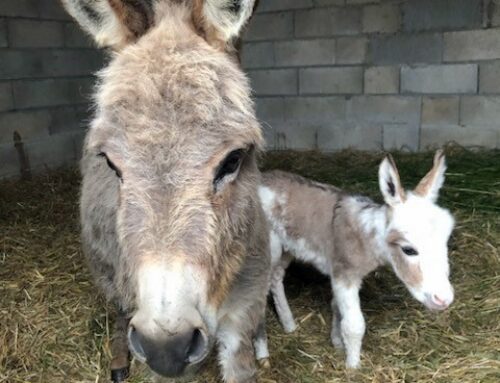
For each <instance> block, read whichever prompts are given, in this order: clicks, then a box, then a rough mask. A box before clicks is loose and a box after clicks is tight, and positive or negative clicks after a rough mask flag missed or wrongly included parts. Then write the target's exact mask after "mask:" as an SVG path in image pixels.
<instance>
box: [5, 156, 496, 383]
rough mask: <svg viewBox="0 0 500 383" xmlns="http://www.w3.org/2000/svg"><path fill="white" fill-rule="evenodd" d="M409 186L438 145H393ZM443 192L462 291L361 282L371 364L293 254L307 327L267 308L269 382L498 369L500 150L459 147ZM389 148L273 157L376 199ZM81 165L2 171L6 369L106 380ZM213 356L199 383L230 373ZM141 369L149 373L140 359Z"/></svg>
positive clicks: (265, 378)
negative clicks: (13, 173) (9, 176)
mask: <svg viewBox="0 0 500 383" xmlns="http://www.w3.org/2000/svg"><path fill="white" fill-rule="evenodd" d="M395 157H396V161H397V162H398V165H399V167H400V173H401V176H402V179H403V183H404V184H405V185H406V186H408V187H411V186H412V185H415V183H416V182H417V181H418V179H419V178H420V177H421V176H423V174H424V173H425V172H426V171H427V170H428V168H429V166H430V164H431V159H432V155H431V154H430V153H426V154H411V155H410V154H399V153H396V155H395ZM448 158H449V160H448V164H449V167H448V172H447V181H446V184H445V187H444V190H443V193H442V198H441V203H442V204H443V205H445V206H447V207H448V208H449V209H451V210H452V212H453V213H454V214H455V216H456V218H457V227H456V231H455V233H454V235H453V238H452V241H451V245H450V260H451V264H452V268H451V269H452V277H451V279H452V282H453V284H454V285H455V288H456V301H455V302H454V304H453V306H452V307H451V308H450V309H449V310H448V311H446V312H444V313H441V314H434V313H431V312H428V311H426V310H425V309H424V307H423V306H421V305H420V304H419V303H418V302H416V301H415V300H413V299H412V298H411V297H410V295H409V293H408V292H407V291H406V290H405V288H404V287H403V286H402V284H401V283H400V282H399V281H398V280H397V278H395V277H394V276H393V274H392V273H391V272H390V271H389V270H381V271H379V272H377V273H375V274H373V275H371V276H370V277H369V278H368V279H367V280H366V283H365V287H364V289H363V290H362V304H363V310H364V313H365V316H366V319H367V329H368V331H367V335H366V337H365V339H364V347H363V355H362V366H363V367H362V368H361V369H360V370H359V371H356V372H350V371H346V370H345V369H344V367H343V366H344V363H343V355H342V353H341V352H339V351H335V350H334V349H333V348H332V346H331V344H330V342H329V331H330V324H329V321H330V317H331V316H330V310H329V301H330V298H331V294H330V289H329V285H328V281H327V280H326V279H324V278H322V277H320V276H319V275H318V274H317V273H315V272H313V271H311V270H308V269H304V268H302V267H297V266H296V267H294V268H293V269H292V270H291V272H290V273H289V276H288V277H287V280H286V283H287V292H288V295H289V298H290V304H291V306H292V310H293V312H294V314H295V316H296V319H297V321H298V323H299V324H300V326H299V329H298V331H297V332H295V333H294V334H290V335H287V334H284V332H283V331H282V329H281V328H280V327H279V325H278V322H277V320H276V316H275V314H274V313H273V310H272V309H270V311H269V314H268V318H269V321H268V330H269V341H270V349H271V364H272V368H271V369H270V370H265V371H261V378H260V381H261V382H262V383H271V382H278V383H288V382H290V383H292V382H294V383H295V382H303V383H312V382H331V383H333V382H346V381H348V382H443V383H445V382H446V383H449V382H492V383H493V382H499V381H500V258H499V247H500V219H499V214H500V152H498V151H496V152H477V153H474V152H469V151H465V150H463V149H460V148H448ZM380 159H381V155H380V154H366V153H359V152H352V151H349V152H342V153H338V154H335V155H324V154H318V153H294V152H279V153H270V154H268V155H266V157H265V158H264V159H263V167H264V168H281V169H285V170H291V171H294V172H297V173H300V174H302V175H305V176H307V177H310V178H313V179H316V180H319V181H322V182H330V183H333V184H335V185H337V186H341V187H343V188H345V189H347V190H350V191H353V192H358V193H361V192H362V193H366V194H368V195H370V196H373V197H376V198H378V197H377V196H378V191H377V187H378V186H377V171H376V169H377V166H378V163H379V161H380ZM78 185H79V175H78V173H77V172H76V171H63V172H52V173H50V174H48V175H44V176H38V177H36V178H35V179H34V180H32V181H8V182H7V181H4V182H1V183H0V382H5V383H7V382H9V383H14V382H44V383H45V382H50V383H56V382H72V383H73V382H106V381H107V379H108V375H109V371H108V365H109V336H110V321H111V318H110V314H109V313H110V312H111V309H110V308H107V307H106V305H105V303H104V302H103V300H102V299H101V298H100V297H99V295H98V294H97V291H96V289H95V288H94V286H93V285H92V283H91V281H90V278H89V274H88V272H87V268H86V266H85V263H84V261H83V257H82V254H81V250H80V244H79V234H78V208H77V199H78ZM216 374H217V368H215V367H211V368H209V369H208V371H207V372H205V374H204V375H202V376H201V377H200V378H198V379H197V380H196V381H197V382H210V383H212V382H219V381H220V379H219V378H218V377H217V375H216ZM130 381H131V382H135V383H139V382H147V381H149V380H148V378H147V375H146V374H145V373H144V372H143V371H142V369H141V368H140V367H139V366H136V368H134V374H133V377H132V378H131V380H130Z"/></svg>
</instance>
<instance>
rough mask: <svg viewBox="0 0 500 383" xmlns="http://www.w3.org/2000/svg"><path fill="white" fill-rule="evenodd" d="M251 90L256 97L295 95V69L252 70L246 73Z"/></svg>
mask: <svg viewBox="0 0 500 383" xmlns="http://www.w3.org/2000/svg"><path fill="white" fill-rule="evenodd" d="M248 76H249V77H250V81H251V85H252V89H253V90H254V92H255V94H256V95H258V96H270V95H276V96H279V95H293V94H297V71H296V70H295V69H271V70H252V71H249V72H248Z"/></svg>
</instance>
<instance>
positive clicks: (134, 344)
mask: <svg viewBox="0 0 500 383" xmlns="http://www.w3.org/2000/svg"><path fill="white" fill-rule="evenodd" d="M128 343H129V346H130V351H132V353H133V354H134V356H135V357H136V358H137V359H138V360H139V361H141V362H143V363H144V362H145V361H146V353H145V352H144V349H143V347H142V344H141V337H140V335H139V333H138V332H137V330H136V329H135V327H134V326H132V325H131V326H130V328H129V330H128Z"/></svg>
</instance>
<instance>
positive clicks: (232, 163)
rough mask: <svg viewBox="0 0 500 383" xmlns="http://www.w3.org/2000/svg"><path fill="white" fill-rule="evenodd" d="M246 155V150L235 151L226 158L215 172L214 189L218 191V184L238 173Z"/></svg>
mask: <svg viewBox="0 0 500 383" xmlns="http://www.w3.org/2000/svg"><path fill="white" fill-rule="evenodd" d="M244 154H245V150H244V149H237V150H233V151H232V152H231V153H229V154H228V155H227V156H226V158H225V159H224V160H223V161H222V162H221V163H220V165H219V167H218V168H217V170H216V171H215V178H214V181H213V183H214V187H215V189H217V186H218V184H219V183H220V182H221V181H222V180H223V179H224V178H226V177H227V176H229V175H232V174H234V173H236V172H237V171H238V169H239V168H240V166H241V162H242V160H243V156H244Z"/></svg>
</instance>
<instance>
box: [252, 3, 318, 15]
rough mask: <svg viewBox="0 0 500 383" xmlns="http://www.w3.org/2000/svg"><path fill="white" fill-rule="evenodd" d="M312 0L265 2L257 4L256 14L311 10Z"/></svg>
mask: <svg viewBox="0 0 500 383" xmlns="http://www.w3.org/2000/svg"><path fill="white" fill-rule="evenodd" d="M312 6H313V0H265V1H261V2H259V5H258V7H257V9H256V12H257V13H263V12H275V11H289V10H291V9H304V8H312Z"/></svg>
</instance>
